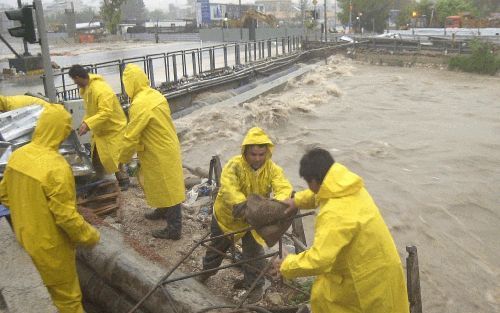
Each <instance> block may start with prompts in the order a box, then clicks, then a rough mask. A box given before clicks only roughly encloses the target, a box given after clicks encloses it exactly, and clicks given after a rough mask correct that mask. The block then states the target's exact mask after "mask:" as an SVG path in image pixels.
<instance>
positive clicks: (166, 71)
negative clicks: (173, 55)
mask: <svg viewBox="0 0 500 313" xmlns="http://www.w3.org/2000/svg"><path fill="white" fill-rule="evenodd" d="M163 68H164V69H165V81H166V82H168V65H167V54H165V53H163Z"/></svg>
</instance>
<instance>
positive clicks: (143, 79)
mask: <svg viewBox="0 0 500 313" xmlns="http://www.w3.org/2000/svg"><path fill="white" fill-rule="evenodd" d="M123 86H124V87H125V92H126V93H127V95H128V97H129V98H130V99H134V97H135V96H136V95H137V94H138V93H139V92H140V91H141V90H143V89H146V88H149V80H148V77H147V76H146V74H145V73H144V71H143V70H142V69H141V68H140V67H138V66H137V65H135V64H128V65H127V66H126V67H125V70H124V71H123Z"/></svg>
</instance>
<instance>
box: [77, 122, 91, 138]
mask: <svg viewBox="0 0 500 313" xmlns="http://www.w3.org/2000/svg"><path fill="white" fill-rule="evenodd" d="M89 130H90V128H89V125H87V123H85V122H82V124H81V125H80V128H78V135H79V136H83V135H85V134H86V133H87V132H88V131H89Z"/></svg>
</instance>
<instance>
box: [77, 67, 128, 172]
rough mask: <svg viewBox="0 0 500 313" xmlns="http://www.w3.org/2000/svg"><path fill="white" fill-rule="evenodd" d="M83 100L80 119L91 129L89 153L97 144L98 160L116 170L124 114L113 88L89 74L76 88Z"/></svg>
mask: <svg viewBox="0 0 500 313" xmlns="http://www.w3.org/2000/svg"><path fill="white" fill-rule="evenodd" d="M80 95H81V96H82V98H83V100H84V103H85V117H84V118H83V121H84V122H85V123H86V124H87V125H88V127H89V128H90V130H91V131H92V150H91V151H92V153H94V147H96V146H97V151H98V153H99V160H100V161H101V163H102V165H103V167H104V169H105V170H106V172H107V173H115V172H117V171H118V154H119V152H120V145H121V140H122V138H123V132H124V130H125V125H127V118H126V117H125V113H123V109H122V107H121V105H120V102H119V101H118V98H117V97H116V95H115V93H114V91H113V89H111V87H110V86H109V85H108V83H106V81H104V79H103V78H102V76H100V75H95V74H89V84H88V85H87V87H85V88H82V89H80Z"/></svg>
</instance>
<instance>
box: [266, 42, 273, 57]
mask: <svg viewBox="0 0 500 313" xmlns="http://www.w3.org/2000/svg"><path fill="white" fill-rule="evenodd" d="M272 49H273V48H272V45H271V39H269V40H268V41H267V57H268V58H270V57H271V56H272V55H271V52H272Z"/></svg>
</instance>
